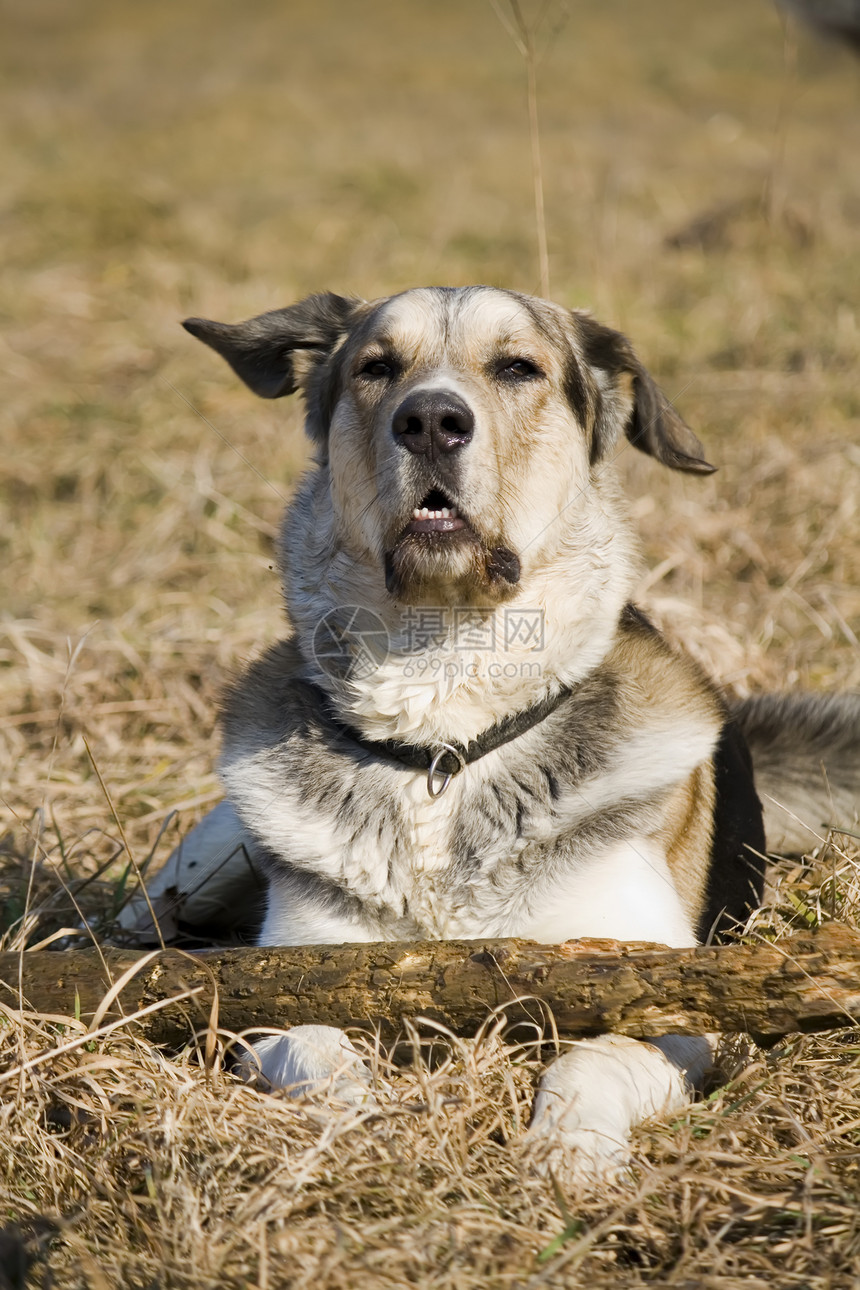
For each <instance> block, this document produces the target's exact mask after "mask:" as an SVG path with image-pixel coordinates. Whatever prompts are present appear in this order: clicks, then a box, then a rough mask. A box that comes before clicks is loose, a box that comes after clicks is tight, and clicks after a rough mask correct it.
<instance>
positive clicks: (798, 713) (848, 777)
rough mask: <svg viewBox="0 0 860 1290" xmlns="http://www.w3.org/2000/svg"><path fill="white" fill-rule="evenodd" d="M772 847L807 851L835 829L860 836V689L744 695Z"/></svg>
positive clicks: (741, 720) (742, 722) (741, 719)
mask: <svg viewBox="0 0 860 1290" xmlns="http://www.w3.org/2000/svg"><path fill="white" fill-rule="evenodd" d="M732 715H733V716H734V719H735V721H736V722H737V723H738V725H739V726H740V728H741V730H742V731H743V733H744V736H745V738H746V741H747V744H748V745H749V749H750V753H751V754H752V760H753V767H754V770H755V782H756V788H757V789H758V795H759V797H760V798H761V804H762V807H763V808H764V827H765V836H766V837H767V845H768V850H769V851H774V852H777V853H778V854H782V855H801V854H803V853H804V852H806V851H809V850H810V849H811V848H813V847H815V846H818V845H820V843H821V841H822V840H823V839H824V838H825V837H826V836H827V833H828V830H830V829H837V830H843V831H845V832H848V833H850V834H852V835H854V836H860V826H858V819H860V694H835V695H815V694H761V695H757V696H755V697H754V698H752V699H745V700H743V701H742V702H740V703H738V704H737V705H736V706H735V707H734V710H733V714H732Z"/></svg>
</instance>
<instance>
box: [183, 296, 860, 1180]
mask: <svg viewBox="0 0 860 1290" xmlns="http://www.w3.org/2000/svg"><path fill="white" fill-rule="evenodd" d="M184 326H185V327H186V328H187V330H188V331H189V332H190V333H191V334H192V335H193V336H195V337H196V338H197V339H199V340H201V341H203V342H204V343H205V344H206V345H208V346H210V347H211V348H212V349H214V350H215V351H216V352H217V353H218V354H220V355H221V357H222V358H224V359H225V360H226V361H227V362H228V363H229V364H230V366H231V367H232V368H233V370H234V371H235V373H236V374H237V375H238V376H239V377H240V378H241V379H242V380H243V381H244V382H245V383H246V384H247V385H248V386H249V387H250V389H251V390H252V391H253V392H254V393H256V394H257V395H260V396H261V397H263V398H268V399H274V398H280V397H282V396H285V395H289V394H292V393H294V392H296V391H300V392H301V393H302V394H303V396H304V400H305V404H306V409H307V417H306V427H307V432H308V435H309V437H310V440H311V442H312V444H313V449H314V464H313V466H312V468H311V469H310V470H309V472H308V473H307V475H306V476H305V477H304V479H303V481H302V482H301V484H300V486H299V487H298V490H297V492H296V495H295V497H294V500H293V501H292V503H291V504H290V506H289V507H288V509H287V513H286V517H285V520H284V524H283V529H282V532H281V536H280V540H279V547H278V557H279V567H280V570H281V573H282V577H283V587H284V596H285V600H286V608H287V613H288V617H289V621H290V623H291V625H292V635H291V636H290V637H289V638H288V639H286V640H284V641H282V642H280V643H278V644H276V645H274V646H273V647H272V648H271V649H269V650H268V651H267V652H266V653H265V654H264V655H263V656H262V657H261V658H259V659H258V660H257V661H255V662H253V663H252V664H251V665H250V666H249V667H248V668H247V670H246V671H245V673H244V675H242V676H241V677H240V679H238V680H237V681H236V682H235V684H233V686H232V687H231V689H230V692H229V693H228V695H227V698H226V703H225V707H224V711H223V720H222V730H223V751H222V754H221V775H222V777H223V781H224V784H225V787H226V791H227V800H226V801H225V803H224V804H222V806H220V807H218V808H216V811H215V812H213V813H212V815H210V817H208V819H207V820H204V821H203V823H202V825H201V826H199V828H198V830H197V831H196V837H195V834H194V833H192V835H191V837H190V838H189V839H188V840H187V843H186V849H185V852H184V857H185V858H184V859H182V857H180V861H179V863H181V864H182V865H184V866H186V872H185V876H186V877H187V870H188V866H192V867H193V866H195V865H198V863H201V862H202V864H201V867H205V864H210V865H211V862H212V860H213V859H214V858H215V857H217V856H218V855H223V854H225V848H226V849H229V848H230V847H231V846H232V847H233V849H234V850H235V849H236V843H237V839H238V840H241V844H242V847H243V849H244V850H245V851H246V852H248V853H250V854H251V855H252V856H253V857H254V859H255V861H256V862H258V863H259V864H260V865H261V866H262V867H263V869H264V870H265V874H266V877H267V881H268V896H267V902H266V910H265V916H264V920H263V925H262V930H261V933H260V936H259V944H260V945H292V944H306V943H332V942H357V941H381V940H416V939H424V938H462V939H480V938H484V937H504V936H518V937H527V938H531V939H533V940H536V941H541V942H545V943H549V942H559V941H564V940H568V939H571V938H575V937H609V938H614V939H619V940H637V941H652V942H658V943H661V944H663V945H668V946H676V947H683V946H693V945H696V944H699V943H702V942H705V941H708V940H709V939H711V938H712V937H714V936H715V935H717V936H719V935H723V934H725V933H726V932H727V931H730V930H731V929H732V928H738V927H742V926H743V924H744V922H745V920H746V919H747V918H748V915H749V913H750V911H751V910H752V909H754V908H755V907H756V906H757V904H758V903H759V902H760V899H761V893H762V884H763V878H764V864H765V855H766V838H765V829H764V822H763V812H762V805H761V801H760V797H759V791H760V792H761V794H762V797H764V798H765V804H766V806H767V808H768V809H767V810H766V811H765V812H764V816H765V819H766V821H767V824H768V828H769V831H770V833H771V841H772V842H773V841H776V842H779V843H781V844H782V845H783V846H792V845H796V846H797V847H798V848H799V849H802V847H803V846H804V845H808V843H809V840H810V836H811V835H810V834H809V832H808V831H805V826H804V825H803V824H802V823H801V822H800V819H798V820H794V818H793V817H792V816H791V814H789V815H788V816H787V817H786V815H785V814H784V813H783V814H782V815H780V813H779V812H778V810H777V808H776V807H775V806H772V805H771V801H770V799H772V798H774V799H777V800H778V801H781V800H788V801H789V802H791V801H796V802H797V803H798V809H797V812H796V813H795V814H796V815H798V816H800V817H801V818H803V819H807V820H810V819H811V820H813V821H814V822H815V825H817V824H818V823H819V822H820V821H822V820H824V819H828V820H831V821H832V820H834V818H835V816H836V815H839V816H840V817H841V818H843V819H845V820H849V819H852V820H853V818H854V816H855V811H856V802H857V789H858V785H860V697H858V698H851V696H843V697H841V698H837V699H817V698H814V697H811V696H794V697H792V696H762V697H760V698H758V699H756V700H754V701H751V702H747V703H742V704H740V705H735V706H731V705H730V704H729V702H728V701H727V699H726V698H725V696H724V695H723V694H722V693H721V692H720V690H719V689H718V687H717V686H716V685H715V684H714V683H713V682H712V681H711V680H710V679H709V678H708V677H706V676H705V675H704V673H703V672H702V670H701V669H700V668H699V667H698V666H697V665H696V664H695V663H694V662H693V661H692V660H691V659H690V658H689V657H686V656H684V655H683V654H681V653H678V652H677V651H676V650H674V649H672V648H670V646H669V645H668V644H667V642H666V641H665V639H664V638H663V637H662V636H661V634H660V633H659V632H658V631H657V630H656V629H655V627H654V626H653V625H652V624H651V622H650V621H649V619H648V618H647V617H646V615H645V614H644V613H643V612H642V611H641V610H640V609H638V608H637V607H636V606H635V605H634V604H633V602H632V594H633V587H634V582H635V579H636V576H637V565H636V546H635V541H634V538H633V535H632V532H631V525H630V522H629V520H628V517H627V513H626V510H625V505H624V502H623V499H622V497H621V495H620V492H619V486H618V484H617V481H616V479H615V474H614V471H613V468H612V466H613V460H614V458H615V456H617V454H618V452H619V451H620V448H621V447H622V446H623V445H624V443H625V440H626V441H629V443H630V444H632V445H633V446H634V447H636V448H637V449H639V450H640V451H642V452H644V453H647V454H649V455H650V456H651V457H653V458H655V459H656V461H657V462H659V463H661V464H662V465H663V466H665V467H668V468H670V469H672V470H676V471H683V472H687V473H690V474H694V475H706V474H709V473H710V472H711V471H712V470H713V469H714V468H713V467H712V466H711V465H710V464H709V463H708V462H707V461H706V459H705V456H704V451H703V448H702V446H701V444H700V442H699V440H698V439H697V438H696V436H695V435H694V434H693V432H692V430H691V429H690V428H689V427H688V426H687V425H686V423H685V422H684V421H683V419H682V418H681V416H680V415H679V413H678V412H677V411H676V410H675V409H674V408H673V406H672V405H671V403H670V402H669V400H668V399H667V398H666V396H665V395H664V394H663V393H662V391H661V390H660V388H659V387H658V385H657V384H656V383H655V381H654V380H653V379H652V377H651V376H650V375H649V373H648V371H647V370H646V369H645V367H644V366H643V364H642V363H641V362H640V360H639V358H638V357H637V355H636V353H635V352H634V350H633V348H632V346H631V344H630V342H629V341H628V340H627V339H626V338H625V337H624V336H623V335H622V334H620V333H619V332H617V331H615V330H613V329H612V328H610V327H606V326H604V325H602V324H601V323H599V322H597V321H596V320H595V319H594V318H593V317H592V316H591V315H590V314H589V313H587V312H584V311H579V310H574V311H570V310H567V309H564V308H561V307H560V306H557V305H554V304H551V303H549V302H547V301H543V300H538V299H535V298H532V297H529V296H525V295H521V294H517V293H515V292H512V291H505V290H500V289H496V288H490V287H470V288H441V287H440V288H421V289H416V290H410V291H405V292H403V293H402V294H399V295H395V296H391V297H388V298H385V299H381V300H375V301H371V302H365V301H361V300H355V299H346V298H344V297H342V296H338V295H335V294H331V293H325V294H319V295H313V296H310V297H309V298H308V299H306V300H303V301H301V302H300V303H298V304H295V305H293V306H291V307H289V308H286V309H278V310H275V311H273V312H271V313H266V314H263V315H262V316H260V317H257V318H253V319H251V320H249V321H247V322H244V323H239V324H236V325H228V324H223V323H218V322H211V321H207V320H204V319H200V318H192V319H188V320H187V321H186V322H185V323H184ZM750 750H752V759H751V756H750ZM753 762H755V763H756V775H757V776H758V783H756V778H755V776H754V771H753ZM825 762H826V764H827V772H828V777H827V780H826V782H825V780H824V779H823V778H822V775H821V765H822V763H825ZM757 790H758V791H757ZM182 880H183V876H182V875H177V874H176V872H173V873H172V877H171V880H170V881H171V882H172V883H173V885H174V886H180V887H181V885H182ZM162 887H163V888H164V889H166V887H164V880H162ZM255 1050H256V1055H257V1061H258V1063H259V1068H260V1071H261V1073H262V1076H263V1077H264V1078H265V1079H266V1080H267V1081H268V1082H269V1084H270V1085H276V1086H277V1085H289V1086H303V1087H304V1088H305V1089H312V1088H314V1087H317V1086H319V1085H321V1084H322V1083H324V1082H325V1081H328V1082H329V1084H330V1085H332V1084H333V1087H334V1091H335V1093H336V1094H337V1095H338V1096H341V1097H342V1098H344V1099H345V1100H347V1101H358V1102H364V1101H366V1100H367V1099H369V1098H371V1097H372V1096H373V1094H372V1091H371V1090H370V1088H369V1084H368V1079H367V1072H366V1069H365V1067H364V1065H363V1064H362V1062H361V1060H360V1058H359V1055H358V1054H357V1052H356V1050H355V1049H354V1048H353V1046H352V1045H351V1043H350V1041H349V1040H348V1038H347V1037H346V1036H345V1034H343V1033H342V1032H340V1031H337V1030H333V1029H331V1028H328V1027H297V1028H294V1029H293V1030H291V1031H288V1032H287V1033H285V1034H284V1035H279V1036H274V1037H269V1038H267V1039H264V1040H261V1041H260V1042H259V1043H258V1044H257V1045H256V1049H255ZM711 1062H712V1049H711V1042H710V1039H709V1038H708V1037H702V1038H693V1039H690V1038H681V1037H679V1036H666V1037H664V1038H662V1039H657V1040H650V1041H648V1042H644V1041H639V1040H635V1039H631V1038H627V1037H623V1036H619V1035H605V1036H602V1037H599V1038H591V1039H587V1040H583V1041H580V1042H576V1043H573V1044H572V1045H571V1046H570V1047H569V1049H568V1051H566V1052H565V1053H564V1055H562V1056H561V1057H558V1058H557V1059H556V1060H555V1061H553V1062H552V1063H551V1064H550V1065H549V1067H548V1069H547V1071H546V1073H545V1075H544V1076H543V1079H542V1081H541V1084H540V1087H539V1089H538V1091H537V1094H536V1098H535V1103H534V1110H533V1116H532V1121H531V1125H530V1128H529V1131H528V1132H529V1135H530V1137H531V1139H532V1141H533V1142H534V1144H535V1145H536V1146H540V1147H542V1149H543V1151H544V1157H545V1160H548V1161H549V1162H550V1164H551V1165H553V1166H554V1167H555V1168H556V1169H558V1170H560V1171H564V1172H565V1173H566V1174H567V1176H569V1177H572V1178H574V1179H580V1180H591V1181H594V1180H595V1179H599V1178H602V1177H605V1176H606V1175H607V1174H610V1173H612V1172H613V1171H618V1170H619V1169H622V1168H623V1167H624V1165H625V1163H626V1162H627V1160H628V1158H629V1137H630V1131H631V1129H632V1127H633V1126H635V1125H636V1124H637V1123H638V1122H639V1121H641V1120H642V1119H643V1118H645V1117H647V1116H650V1115H652V1114H655V1113H664V1112H668V1111H672V1110H677V1109H678V1108H680V1107H682V1106H683V1105H685V1104H686V1103H687V1101H688V1100H689V1098H690V1096H691V1092H692V1090H693V1089H694V1087H695V1086H696V1084H697V1083H698V1082H699V1081H700V1079H701V1077H702V1075H703V1072H704V1071H705V1070H706V1068H708V1067H709V1066H710V1065H711Z"/></svg>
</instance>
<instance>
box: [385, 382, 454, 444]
mask: <svg viewBox="0 0 860 1290" xmlns="http://www.w3.org/2000/svg"><path fill="white" fill-rule="evenodd" d="M391 428H392V430H393V432H394V438H395V440H396V441H397V442H398V443H400V444H402V445H403V447H404V448H408V449H409V451H410V452H414V453H417V454H419V455H420V456H422V457H431V458H432V457H436V456H438V455H439V453H442V452H456V451H457V450H458V449H459V448H463V447H464V446H465V445H466V444H467V443H468V442H469V440H470V439H471V438H472V434H473V432H474V429H475V418H474V417H473V415H472V413H471V411H470V410H469V408H468V407H467V405H466V404H465V403H464V402H463V400H462V399H461V398H459V397H458V396H457V395H456V394H448V393H446V392H445V391H444V390H415V392H414V393H413V394H410V395H408V397H407V398H405V399H404V400H403V402H402V403H401V404H400V407H399V408H398V409H397V411H396V412H395V414H394V419H393V421H392V423H391Z"/></svg>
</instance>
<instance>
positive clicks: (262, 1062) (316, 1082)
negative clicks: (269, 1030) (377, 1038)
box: [239, 1026, 377, 1107]
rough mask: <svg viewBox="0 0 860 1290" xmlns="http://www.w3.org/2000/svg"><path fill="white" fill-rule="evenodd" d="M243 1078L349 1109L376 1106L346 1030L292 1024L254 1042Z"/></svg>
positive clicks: (366, 1073) (244, 1064)
mask: <svg viewBox="0 0 860 1290" xmlns="http://www.w3.org/2000/svg"><path fill="white" fill-rule="evenodd" d="M239 1069H240V1073H241V1074H242V1076H243V1077H244V1078H245V1079H247V1080H257V1081H259V1082H261V1083H263V1084H264V1085H265V1086H267V1087H268V1088H282V1089H285V1090H286V1091H287V1092H288V1093H289V1094H290V1096H291V1097H324V1098H330V1099H332V1100H333V1101H337V1102H343V1103H345V1104H347V1105H348V1106H367V1107H372V1106H374V1105H376V1104H377V1099H376V1095H375V1094H374V1091H373V1086H372V1080H371V1075H370V1071H369V1070H368V1068H367V1066H366V1065H365V1062H364V1060H363V1059H362V1056H361V1054H360V1053H359V1052H358V1050H357V1049H356V1047H355V1046H354V1044H353V1043H352V1041H351V1040H350V1038H349V1036H348V1035H347V1034H346V1032H345V1031H343V1030H339V1029H338V1028H337V1027H336V1026H293V1028H292V1030H288V1031H286V1032H285V1033H284V1034H282V1035H266V1036H265V1038H260V1039H258V1040H256V1042H255V1043H254V1046H253V1048H252V1049H251V1050H249V1051H247V1052H246V1054H245V1056H244V1057H243V1059H242V1062H241V1065H240V1068H239Z"/></svg>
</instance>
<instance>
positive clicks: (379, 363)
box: [359, 358, 394, 381]
mask: <svg viewBox="0 0 860 1290" xmlns="http://www.w3.org/2000/svg"><path fill="white" fill-rule="evenodd" d="M393 375H394V364H393V363H392V362H390V361H389V360H388V359H386V358H371V359H368V361H367V362H366V363H365V365H364V367H362V368H361V370H360V371H359V376H369V377H370V379H371V380H374V381H378V380H381V379H382V378H383V377H386V376H393Z"/></svg>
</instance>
